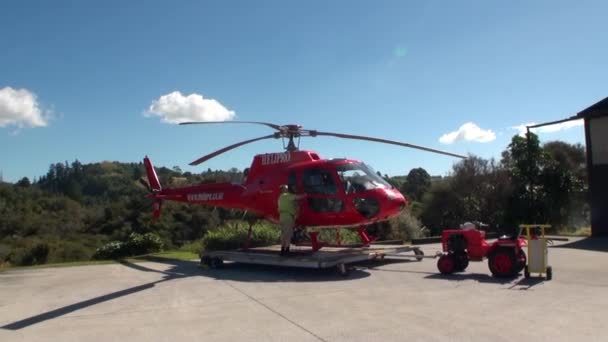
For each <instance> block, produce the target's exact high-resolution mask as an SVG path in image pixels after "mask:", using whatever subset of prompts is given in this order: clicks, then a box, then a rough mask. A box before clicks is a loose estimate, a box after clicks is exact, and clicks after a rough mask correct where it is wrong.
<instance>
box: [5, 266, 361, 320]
mask: <svg viewBox="0 0 608 342" xmlns="http://www.w3.org/2000/svg"><path fill="white" fill-rule="evenodd" d="M138 260H143V261H150V262H156V263H163V264H167V265H170V267H169V268H168V269H167V270H157V269H154V268H150V267H146V266H145V265H142V264H138V263H133V262H130V261H127V260H121V261H120V264H122V265H124V266H126V267H129V268H131V269H134V270H137V271H141V272H152V273H159V274H162V278H161V279H159V280H155V281H152V282H148V283H145V284H141V285H137V286H133V287H130V288H127V289H123V290H119V291H115V292H111V293H108V294H105V295H101V296H98V297H94V298H91V299H87V300H84V301H81V302H78V303H74V304H70V305H67V306H63V307H60V308H57V309H54V310H50V311H47V312H44V313H41V314H38V315H35V316H31V317H27V318H24V319H21V320H19V321H15V322H12V323H9V324H6V325H4V326H1V327H0V328H1V329H6V330H20V329H24V328H27V327H29V326H32V325H35V324H38V323H42V322H45V321H48V320H51V319H54V318H57V317H61V316H64V315H67V314H69V313H71V312H74V311H78V310H81V309H84V308H87V307H90V306H93V305H97V304H101V303H104V302H108V301H111V300H114V299H118V298H121V297H125V296H128V295H131V294H134V293H138V292H141V291H145V290H148V289H151V288H153V287H155V286H156V285H157V284H160V283H164V282H168V281H171V280H174V279H182V278H188V277H198V276H200V277H208V278H213V279H217V280H225V281H238V282H320V281H323V282H327V281H352V280H356V279H361V278H365V277H369V276H370V274H369V272H366V271H365V270H360V269H353V270H352V271H351V272H350V274H349V276H348V277H344V276H341V275H339V274H337V272H336V271H335V270H334V269H301V268H285V267H275V266H262V265H245V264H236V263H228V264H225V265H224V267H222V268H220V269H206V268H204V267H202V266H200V263H199V262H198V261H183V260H174V259H166V258H158V257H141V258H138Z"/></svg>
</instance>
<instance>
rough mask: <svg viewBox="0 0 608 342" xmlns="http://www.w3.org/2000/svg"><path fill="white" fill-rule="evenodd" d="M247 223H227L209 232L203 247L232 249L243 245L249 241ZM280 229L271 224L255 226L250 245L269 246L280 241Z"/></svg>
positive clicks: (210, 249)
mask: <svg viewBox="0 0 608 342" xmlns="http://www.w3.org/2000/svg"><path fill="white" fill-rule="evenodd" d="M248 228H249V227H248V226H247V224H245V223H243V224H239V223H236V224H235V223H233V224H227V225H225V226H221V227H218V228H216V229H215V230H212V231H210V232H208V233H207V235H206V236H205V237H204V238H203V240H202V248H203V250H207V251H216V250H231V249H238V248H241V247H243V245H244V244H245V242H246V241H247V231H248ZM280 234H281V233H280V231H279V229H278V228H277V227H275V226H273V225H270V224H257V225H255V226H254V227H253V230H252V234H251V240H250V247H259V246H268V245H272V244H275V243H278V241H279V237H280Z"/></svg>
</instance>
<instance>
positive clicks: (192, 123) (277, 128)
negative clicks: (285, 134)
mask: <svg viewBox="0 0 608 342" xmlns="http://www.w3.org/2000/svg"><path fill="white" fill-rule="evenodd" d="M224 123H248V124H255V125H264V126H268V127H270V128H272V129H276V130H277V131H280V130H281V126H279V125H275V124H272V123H269V122H261V121H189V122H180V123H179V124H180V125H206V124H224Z"/></svg>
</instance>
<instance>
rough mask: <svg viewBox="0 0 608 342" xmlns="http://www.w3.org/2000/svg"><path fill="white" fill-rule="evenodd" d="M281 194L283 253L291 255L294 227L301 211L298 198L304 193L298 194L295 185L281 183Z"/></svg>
mask: <svg viewBox="0 0 608 342" xmlns="http://www.w3.org/2000/svg"><path fill="white" fill-rule="evenodd" d="M280 189H281V194H280V195H279V200H278V203H277V207H278V210H279V223H280V225H281V255H289V246H290V244H291V237H292V235H293V227H294V225H295V222H296V217H297V215H298V211H299V203H298V200H299V199H300V198H302V197H304V195H296V194H295V193H294V190H293V187H290V186H287V185H281V187H280Z"/></svg>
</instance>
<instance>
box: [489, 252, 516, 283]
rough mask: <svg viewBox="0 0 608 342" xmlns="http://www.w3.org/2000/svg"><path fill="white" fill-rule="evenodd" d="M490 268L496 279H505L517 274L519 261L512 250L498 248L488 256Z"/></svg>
mask: <svg viewBox="0 0 608 342" xmlns="http://www.w3.org/2000/svg"><path fill="white" fill-rule="evenodd" d="M488 267H489V268H490V272H492V274H493V275H494V276H495V277H500V278H505V277H512V276H514V275H516V274H517V272H516V271H517V267H518V265H517V261H516V260H515V253H514V252H513V249H511V248H497V249H496V250H494V251H493V252H492V253H490V255H489V256H488Z"/></svg>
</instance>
